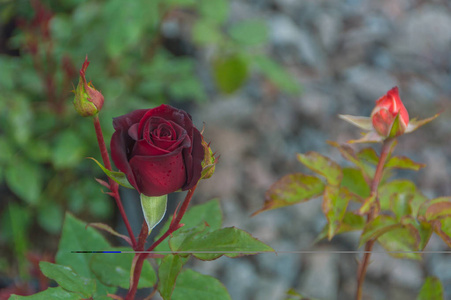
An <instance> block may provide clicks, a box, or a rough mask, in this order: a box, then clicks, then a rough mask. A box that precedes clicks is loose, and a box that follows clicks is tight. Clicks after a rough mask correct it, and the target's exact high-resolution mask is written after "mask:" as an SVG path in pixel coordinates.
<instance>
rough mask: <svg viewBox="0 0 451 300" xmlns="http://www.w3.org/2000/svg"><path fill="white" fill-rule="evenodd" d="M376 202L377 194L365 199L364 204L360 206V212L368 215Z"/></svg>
mask: <svg viewBox="0 0 451 300" xmlns="http://www.w3.org/2000/svg"><path fill="white" fill-rule="evenodd" d="M375 203H376V196H375V195H372V196H369V197H368V198H366V199H365V201H364V202H363V204H362V206H360V209H359V214H360V215H366V214H368V213H369V212H370V211H371V208H372V207H373V205H374V204H375Z"/></svg>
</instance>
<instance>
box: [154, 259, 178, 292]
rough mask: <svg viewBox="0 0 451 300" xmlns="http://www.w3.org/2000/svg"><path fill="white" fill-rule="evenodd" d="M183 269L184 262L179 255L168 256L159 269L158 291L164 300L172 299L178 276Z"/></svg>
mask: <svg viewBox="0 0 451 300" xmlns="http://www.w3.org/2000/svg"><path fill="white" fill-rule="evenodd" d="M182 267H183V260H182V258H181V257H180V256H178V255H171V254H169V255H166V256H165V257H164V259H163V261H162V262H161V264H160V266H159V268H158V291H159V292H160V295H161V297H163V299H164V300H169V299H171V295H172V291H173V290H174V287H175V281H176V279H177V276H178V275H179V273H180V271H181V270H182Z"/></svg>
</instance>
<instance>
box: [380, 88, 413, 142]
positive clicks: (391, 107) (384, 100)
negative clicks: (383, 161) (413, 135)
mask: <svg viewBox="0 0 451 300" xmlns="http://www.w3.org/2000/svg"><path fill="white" fill-rule="evenodd" d="M397 116H398V122H395V120H396V118H397ZM371 121H372V123H373V128H374V129H375V130H376V131H377V133H379V135H381V136H383V137H388V136H398V135H401V134H403V133H404V132H405V131H406V129H407V125H408V124H409V114H408V112H407V109H406V108H405V107H404V104H403V103H402V102H401V98H399V94H398V88H397V87H394V88H392V89H391V90H389V91H388V92H387V94H386V95H385V96H383V97H381V98H380V99H379V100H377V101H376V107H375V108H374V109H373V111H372V112H371ZM395 123H396V124H395ZM393 126H396V127H397V128H393V130H392V127H393Z"/></svg>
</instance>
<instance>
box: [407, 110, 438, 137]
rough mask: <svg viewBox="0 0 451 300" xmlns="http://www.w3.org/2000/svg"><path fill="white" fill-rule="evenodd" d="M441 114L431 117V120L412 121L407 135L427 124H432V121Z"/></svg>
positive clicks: (408, 126)
mask: <svg viewBox="0 0 451 300" xmlns="http://www.w3.org/2000/svg"><path fill="white" fill-rule="evenodd" d="M439 115H440V114H435V115H434V116H432V117H430V118H426V119H423V120H416V119H412V120H410V121H409V125H407V129H406V132H405V133H410V132H412V131H415V130H417V129H418V128H420V127H421V126H424V125H426V124H427V123H429V122H431V121H432V120H434V119H435V118H437V117H438V116H439Z"/></svg>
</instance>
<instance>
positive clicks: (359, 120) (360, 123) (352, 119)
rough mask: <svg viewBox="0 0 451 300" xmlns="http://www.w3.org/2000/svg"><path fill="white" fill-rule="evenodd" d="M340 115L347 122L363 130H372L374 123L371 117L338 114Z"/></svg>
mask: <svg viewBox="0 0 451 300" xmlns="http://www.w3.org/2000/svg"><path fill="white" fill-rule="evenodd" d="M338 117H339V118H340V119H342V120H345V121H346V122H349V123H351V124H352V125H354V126H357V127H359V128H360V129H363V130H372V129H373V123H372V121H371V118H369V117H361V116H351V115H338Z"/></svg>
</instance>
